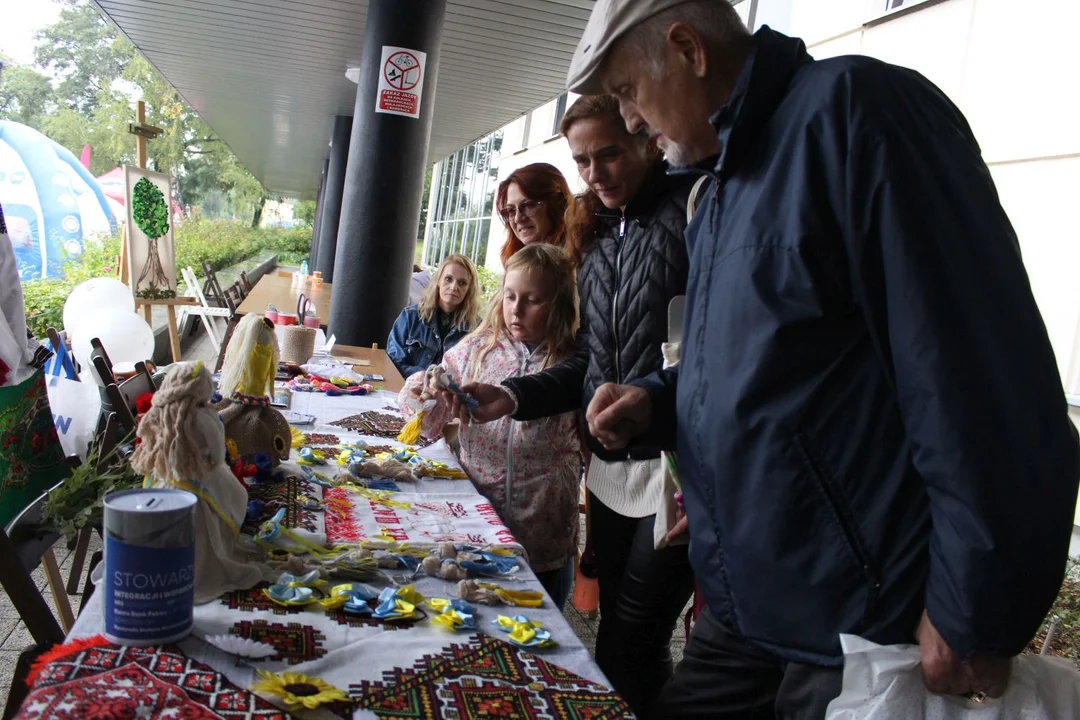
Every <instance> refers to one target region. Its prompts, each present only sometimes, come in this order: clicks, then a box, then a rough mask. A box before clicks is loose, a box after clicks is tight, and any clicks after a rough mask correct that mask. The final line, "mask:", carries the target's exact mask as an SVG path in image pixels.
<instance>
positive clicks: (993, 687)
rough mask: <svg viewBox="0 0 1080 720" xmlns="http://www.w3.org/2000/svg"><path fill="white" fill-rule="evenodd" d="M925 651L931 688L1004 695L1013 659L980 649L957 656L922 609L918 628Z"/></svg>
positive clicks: (925, 673)
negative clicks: (967, 657) (965, 657)
mask: <svg viewBox="0 0 1080 720" xmlns="http://www.w3.org/2000/svg"><path fill="white" fill-rule="evenodd" d="M915 637H916V639H917V640H918V641H919V652H920V653H921V655H922V672H923V680H925V681H926V687H927V689H929V690H930V692H935V693H943V694H950V695H967V694H969V693H984V694H986V695H988V696H989V697H992V698H998V697H1001V696H1002V695H1003V694H1004V693H1005V686H1006V685H1008V683H1009V669H1010V667H1011V659H1010V658H1005V657H999V656H997V655H988V654H986V653H978V654H976V655H975V656H974V657H972V658H971V660H958V659H957V658H956V655H955V654H954V653H953V651H952V648H950V647H949V644H948V643H947V642H945V638H943V637H941V634H940V633H939V632H938V631H937V628H935V627H934V624H933V623H932V622H930V616H929V615H927V614H926V611H925V610H924V611H923V615H922V620H920V621H919V627H918V629H917V630H916V631H915Z"/></svg>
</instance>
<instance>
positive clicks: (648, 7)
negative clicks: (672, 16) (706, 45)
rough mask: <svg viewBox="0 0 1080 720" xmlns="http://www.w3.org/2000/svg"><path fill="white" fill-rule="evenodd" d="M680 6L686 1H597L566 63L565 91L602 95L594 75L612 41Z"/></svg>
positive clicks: (601, 89)
mask: <svg viewBox="0 0 1080 720" xmlns="http://www.w3.org/2000/svg"><path fill="white" fill-rule="evenodd" d="M720 1H721V2H722V1H723V0H720ZM684 2H688V0H597V2H596V5H594V6H593V11H592V15H590V16H589V22H588V24H587V25H585V34H584V35H582V36H581V42H579V43H578V46H577V50H575V51H574V59H573V60H571V61H570V71H569V72H568V73H567V74H566V87H567V88H568V89H570V90H572V91H574V92H577V93H581V94H583V95H599V94H600V93H602V92H603V91H604V90H603V88H602V87H601V85H600V81H599V78H598V76H597V71H598V70H600V66H601V65H602V64H603V62H604V57H605V56H606V55H607V54H608V52H609V51H610V50H611V48H612V47H614V45H615V41H616V40H618V39H619V38H621V37H622V36H623V35H625V34H626V33H627V32H629V31H630V30H632V29H633V28H634V27H636V26H637V25H638V24H640V23H642V22H644V21H645V20H648V19H649V18H651V17H654V16H656V15H659V14H660V13H662V12H664V11H665V10H667V9H669V8H673V7H675V6H676V5H682V4H683V3H684Z"/></svg>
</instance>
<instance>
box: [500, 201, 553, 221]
mask: <svg viewBox="0 0 1080 720" xmlns="http://www.w3.org/2000/svg"><path fill="white" fill-rule="evenodd" d="M543 204H544V201H543V200H522V201H521V202H520V203H518V205H517V206H514V205H505V206H503V207H502V208H501V209H500V210H499V217H501V218H502V221H503V222H504V223H508V222H510V221H511V220H513V219H514V218H516V217H517V215H518V213H521V216H522V217H532V216H533V215H535V214H536V213H537V212H538V211H539V210H540V206H541V205H543Z"/></svg>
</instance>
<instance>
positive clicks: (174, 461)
mask: <svg viewBox="0 0 1080 720" xmlns="http://www.w3.org/2000/svg"><path fill="white" fill-rule="evenodd" d="M212 392H213V382H212V380H211V378H210V373H209V372H207V370H206V368H205V367H203V364H202V363H201V362H200V363H196V364H192V363H177V364H176V365H174V366H173V367H172V369H170V370H169V373H168V374H167V375H166V376H165V380H164V382H163V383H162V385H161V388H160V389H158V391H157V392H156V393H154V399H153V401H152V402H151V406H150V410H149V411H148V412H147V413H146V414H145V415H144V416H143V418H142V421H141V422H140V423H139V429H138V433H137V434H138V437H139V439H140V441H141V442H140V443H139V446H138V447H137V448H136V450H135V453H134V455H132V457H131V466H132V468H134V469H135V471H136V472H139V473H142V474H144V475H146V476H147V477H146V480H145V482H144V484H145V486H147V487H158V488H177V489H180V490H187V491H188V492H191V493H193V494H195V495H196V496H197V497H198V498H199V502H198V504H197V505H196V508H195V537H196V540H195V602H196V603H205V602H209V601H210V600H213V599H214V598H216V597H218V596H220V595H221V594H222V593H224V592H228V591H229V590H237V589H241V588H249V587H252V586H253V585H255V584H256V583H258V582H260V581H262V580H263V579H264V576H263V567H262V566H261V565H260V564H258V562H257V559H258V553H257V551H248V550H245V549H244V548H242V547H241V546H239V545H238V544H237V542H236V540H237V536H238V535H239V532H240V526H241V524H243V522H244V515H245V514H246V512H247V502H248V495H247V491H246V490H245V489H244V487H243V486H242V485H241V484H240V482H239V481H238V480H237V479H236V478H235V477H234V476H233V474H232V471H231V470H230V469H229V466H228V465H227V464H226V462H225V430H224V427H223V426H222V423H221V420H220V419H219V418H218V414H217V412H216V411H215V410H214V409H213V407H211V405H210V395H211V393H212Z"/></svg>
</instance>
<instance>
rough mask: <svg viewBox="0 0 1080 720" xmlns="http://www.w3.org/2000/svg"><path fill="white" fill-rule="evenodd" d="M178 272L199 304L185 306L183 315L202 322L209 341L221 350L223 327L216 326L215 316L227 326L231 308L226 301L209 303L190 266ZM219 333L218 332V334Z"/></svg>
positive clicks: (216, 348)
mask: <svg viewBox="0 0 1080 720" xmlns="http://www.w3.org/2000/svg"><path fill="white" fill-rule="evenodd" d="M180 274H181V275H182V276H183V278H184V282H185V283H186V284H187V286H188V288H189V289H190V292H192V293H194V296H195V298H196V299H198V301H199V304H198V305H196V306H194V307H192V306H188V307H186V308H185V315H195V316H196V317H198V318H199V319H200V321H201V322H202V326H203V327H204V328H205V329H206V334H207V335H209V336H210V343H211V344H212V345H213V346H214V350H215V351H217V352H219V353H220V352H221V336H222V335H223V334H224V332H225V331H224V329H219V328H218V327H217V320H216V319H217V318H221V319H223V320H224V321H225V325H226V326H228V323H229V319H230V318H232V315H233V310H231V309H230V308H229V305H228V304H227V303H223V304H222V305H220V306H216V305H211V304H210V301H209V300H208V299H207V297H206V294H205V293H203V290H202V288H201V287H199V281H198V279H197V278H196V277H195V271H194V270H193V269H192V268H189V267H186V268H183V269H181V271H180ZM219 333H220V334H219Z"/></svg>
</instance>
